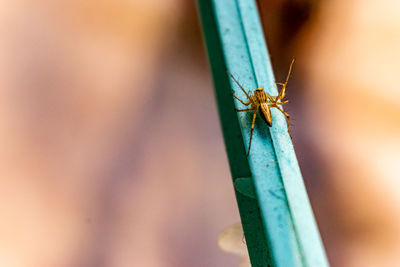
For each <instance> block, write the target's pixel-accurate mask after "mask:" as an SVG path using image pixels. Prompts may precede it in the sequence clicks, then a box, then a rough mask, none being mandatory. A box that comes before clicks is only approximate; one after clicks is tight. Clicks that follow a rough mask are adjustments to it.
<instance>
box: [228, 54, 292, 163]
mask: <svg viewBox="0 0 400 267" xmlns="http://www.w3.org/2000/svg"><path fill="white" fill-rule="evenodd" d="M293 64H294V59H293V60H292V63H291V64H290V67H289V72H288V75H287V77H286V81H285V82H284V83H277V84H278V85H281V86H282V89H281V91H280V92H279V94H278V96H271V95H269V94H268V93H266V92H265V91H264V89H263V88H257V89H255V90H254V92H253V94H251V93H250V92H249V93H247V92H246V91H245V90H244V89H243V87H242V86H241V85H240V84H239V82H238V81H237V80H236V79H235V77H233V75H232V74H231V73H229V72H228V74H229V75H230V76H231V77H232V79H233V80H234V81H235V83H236V84H237V85H238V86H239V87H240V89H242V91H243V93H244V94H245V95H246V97H247V99H248V101H247V102H245V101H243V100H241V99H240V98H239V97H237V96H236V95H235V93H233V96H234V97H235V98H236V99H237V100H239V101H240V103H242V104H243V105H245V106H248V105H251V107H250V108H246V109H236V111H237V112H244V111H253V120H252V122H251V131H250V142H249V149H248V150H247V155H249V153H250V147H251V139H252V137H253V131H254V124H255V121H256V116H257V111H258V113H259V114H260V116H261V118H262V119H263V120H264V121H265V122H266V123H267V124H268V126H270V127H271V126H272V117H271V110H270V108H277V109H278V110H279V111H280V112H282V113H283V114H284V115H285V116H286V118H287V127H288V133H289V135H290V131H289V122H290V115H289V114H287V113H286V112H285V111H284V110H283V109H282V107H280V106H279V105H281V106H282V105H284V104H287V103H289V100H284V98H285V95H286V86H287V83H288V80H289V77H290V73H291V72H292V67H293ZM290 137H291V135H290Z"/></svg>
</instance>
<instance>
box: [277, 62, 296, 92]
mask: <svg viewBox="0 0 400 267" xmlns="http://www.w3.org/2000/svg"><path fill="white" fill-rule="evenodd" d="M294 61H295V59H293V60H292V63H290V67H289V72H288V74H287V76H286V81H285V82H284V83H277V84H280V85H282V89H281V91H280V92H279V94H278V96H277V99H283V98H285V95H286V86H287V83H288V80H289V77H290V74H291V73H292V69H293V64H294Z"/></svg>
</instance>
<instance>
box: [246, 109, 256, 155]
mask: <svg viewBox="0 0 400 267" xmlns="http://www.w3.org/2000/svg"><path fill="white" fill-rule="evenodd" d="M256 116H257V109H254V112H253V120H252V122H251V130H250V142H249V149H248V150H247V156H248V155H249V154H250V148H251V139H252V138H253V131H254V124H255V123H256Z"/></svg>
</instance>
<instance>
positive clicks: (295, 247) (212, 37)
mask: <svg viewBox="0 0 400 267" xmlns="http://www.w3.org/2000/svg"><path fill="white" fill-rule="evenodd" d="M198 4H199V5H198V6H199V13H200V17H201V22H202V27H203V32H204V37H205V41H206V45H207V51H208V57H209V61H210V65H211V70H212V74H213V80H214V86H215V92H216V98H217V104H218V110H219V114H220V119H221V125H222V130H223V134H224V140H225V146H226V151H227V154H228V159H229V164H230V169H231V173H232V179H233V184H234V188H235V193H236V199H237V203H238V206H239V212H240V217H241V220H242V225H243V231H244V234H245V237H246V243H247V247H248V251H249V255H250V260H251V263H252V266H282V267H291V266H309V267H311V266H312V267H325V266H329V264H328V261H327V259H326V255H325V251H324V248H323V245H322V242H321V238H320V235H319V232H318V228H317V225H316V223H315V220H314V215H313V212H312V209H311V206H310V203H309V199H308V196H307V192H306V189H305V186H304V182H303V179H302V176H301V173H300V169H299V166H298V163H297V159H296V155H295V152H294V149H293V145H292V142H291V139H290V137H289V135H288V131H287V127H286V121H285V118H284V116H283V114H281V113H280V112H279V111H277V110H276V109H272V110H271V112H272V121H273V126H272V127H268V126H267V125H266V123H264V122H263V121H262V120H261V119H259V118H257V120H256V127H255V130H254V134H253V141H252V147H251V152H250V154H249V156H248V157H247V156H246V148H247V145H248V142H249V138H250V127H251V112H241V113H237V112H236V111H235V108H243V105H242V104H241V103H239V102H238V101H237V100H235V99H234V98H233V96H232V89H233V90H234V91H235V93H236V95H238V96H239V97H240V98H241V99H246V97H245V95H244V93H242V92H241V90H240V89H239V88H238V86H237V85H236V84H235V83H234V82H233V81H232V80H231V79H230V78H229V76H228V75H227V71H229V72H230V73H232V74H233V75H234V76H235V77H236V79H238V80H239V82H240V83H241V84H242V86H244V87H245V89H246V90H254V89H255V88H257V87H262V88H264V90H266V91H267V92H268V93H269V94H271V95H273V96H276V95H277V94H278V92H277V88H276V84H275V80H274V76H273V71H272V67H271V63H270V59H269V55H268V52H267V48H266V43H265V39H264V36H263V32H262V27H261V23H260V19H259V15H258V11H257V6H256V4H255V2H254V0H199V1H198Z"/></svg>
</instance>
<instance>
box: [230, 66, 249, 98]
mask: <svg viewBox="0 0 400 267" xmlns="http://www.w3.org/2000/svg"><path fill="white" fill-rule="evenodd" d="M226 72H227V73H228V74H229V75H230V76H231V77H232V79H233V80H234V81H235V83H236V84H237V85H238V86H239V87H240V89H242V91H243V93H244V94H245V95H246V96H247V98H248V99H250V95H249V94H248V93H247V92H246V91H245V90H244V89H243V87H242V86H241V85H240V83H239V82H238V81H237V80H236V79H235V77H233V75H232V74H231V73H230V72H229V71H226Z"/></svg>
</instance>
